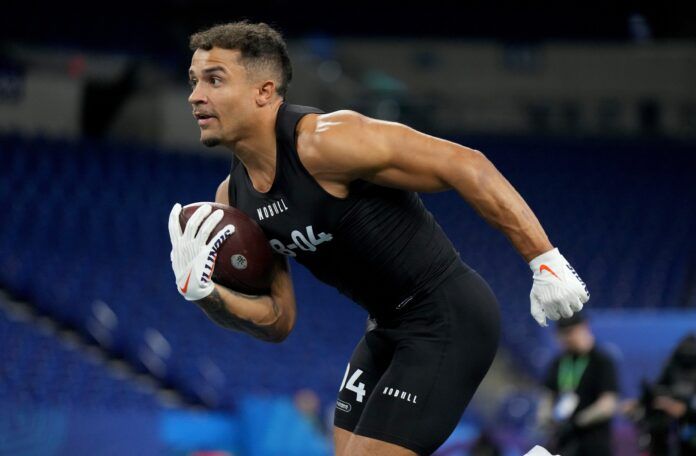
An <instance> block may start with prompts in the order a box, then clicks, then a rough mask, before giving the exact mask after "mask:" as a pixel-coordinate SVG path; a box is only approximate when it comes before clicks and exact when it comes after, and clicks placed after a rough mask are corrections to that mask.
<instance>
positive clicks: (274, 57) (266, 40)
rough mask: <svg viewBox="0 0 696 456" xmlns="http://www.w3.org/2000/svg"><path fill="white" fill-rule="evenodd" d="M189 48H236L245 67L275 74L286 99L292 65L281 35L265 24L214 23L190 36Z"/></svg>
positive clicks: (278, 89)
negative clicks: (265, 70)
mask: <svg viewBox="0 0 696 456" xmlns="http://www.w3.org/2000/svg"><path fill="white" fill-rule="evenodd" d="M189 47H190V48H191V50H192V51H195V50H196V49H204V50H206V51H209V50H211V49H212V48H213V47H219V48H223V49H234V50H238V51H239V52H240V53H241V55H242V57H241V59H242V64H243V65H244V66H245V67H247V69H248V68H255V69H256V68H258V69H268V70H271V71H272V72H274V73H275V74H276V75H277V76H278V84H277V86H276V91H277V92H278V94H279V95H280V96H282V97H283V98H285V94H286V93H287V90H288V85H289V84H290V81H291V80H292V65H291V64H290V57H289V56H288V49H287V46H286V44H285V41H284V40H283V37H282V36H281V34H280V33H279V32H278V31H277V30H275V29H273V28H272V27H271V26H269V25H268V24H265V23H263V22H259V23H258V24H253V23H250V22H248V21H246V20H245V21H240V22H231V23H228V24H219V25H215V26H213V27H211V28H208V29H206V30H202V31H200V32H198V33H194V34H193V35H191V38H190V40H189Z"/></svg>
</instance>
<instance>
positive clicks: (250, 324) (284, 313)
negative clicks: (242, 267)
mask: <svg viewBox="0 0 696 456" xmlns="http://www.w3.org/2000/svg"><path fill="white" fill-rule="evenodd" d="M228 185H229V178H228V179H226V180H225V181H223V182H222V183H221V184H220V186H219V187H218V191H217V194H216V196H215V202H217V203H222V204H229V199H228V193H227V186H228ZM196 304H198V306H199V307H200V308H201V309H203V311H204V312H205V313H206V315H208V317H210V319H211V320H213V321H214V322H215V323H217V324H219V325H220V326H222V327H224V328H228V329H233V330H237V331H242V332H245V333H247V334H250V335H252V336H254V337H256V338H258V339H261V340H265V341H268V342H282V341H283V340H284V339H285V338H286V337H287V336H288V335H289V334H290V332H291V331H292V328H293V327H294V325H295V318H296V308H295V294H294V291H293V288H292V279H291V277H290V271H289V269H288V263H287V260H286V259H285V258H282V257H280V256H276V259H275V261H274V272H273V282H272V283H271V292H270V294H269V295H265V296H249V295H245V294H241V293H238V292H236V291H234V290H230V289H229V288H226V287H224V286H222V285H219V284H215V289H214V290H213V292H212V293H211V294H210V295H209V296H208V297H206V298H205V299H202V300H200V301H196Z"/></svg>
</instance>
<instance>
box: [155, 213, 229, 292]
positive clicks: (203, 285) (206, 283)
mask: <svg viewBox="0 0 696 456" xmlns="http://www.w3.org/2000/svg"><path fill="white" fill-rule="evenodd" d="M212 210H213V208H212V207H211V206H210V204H204V205H202V206H201V207H199V208H198V209H196V212H194V213H193V215H192V216H191V218H190V219H189V220H188V222H187V223H186V227H185V228H184V231H183V232H182V231H181V225H180V224H179V214H180V213H181V205H180V204H179V203H177V204H175V205H174V207H173V208H172V211H171V213H170V214H169V239H170V240H171V242H172V251H171V255H170V259H171V261H172V269H173V270H174V277H175V278H176V285H177V286H176V288H177V290H179V293H180V294H181V295H182V296H183V297H184V298H186V300H188V301H198V300H200V299H203V298H205V297H207V296H208V295H210V293H212V292H213V290H214V289H215V283H214V282H213V280H212V277H213V270H214V269H215V259H216V258H217V251H218V249H219V248H220V246H221V245H222V243H223V242H224V241H225V240H226V239H227V238H228V237H230V236H232V234H234V225H226V226H225V227H224V228H223V229H221V230H220V231H218V232H217V233H216V234H215V236H213V238H212V239H211V240H210V242H206V240H207V239H208V237H209V236H210V233H211V232H212V231H213V228H215V226H216V225H217V224H218V223H219V222H220V220H222V217H223V212H222V210H220V209H218V210H216V211H215V212H213V213H212V214H211V213H210V212H211V211H212ZM209 215H210V216H209ZM206 217H207V218H206ZM204 220H205V221H204ZM199 227H200V230H199V229H198V228H199Z"/></svg>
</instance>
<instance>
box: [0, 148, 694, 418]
mask: <svg viewBox="0 0 696 456" xmlns="http://www.w3.org/2000/svg"><path fill="white" fill-rule="evenodd" d="M459 140H460V141H461V142H462V143H465V144H468V145H470V146H472V147H475V148H477V149H480V150H482V151H484V152H485V153H486V155H487V156H489V157H490V158H491V160H492V161H493V162H494V163H495V164H496V166H498V168H499V169H500V170H501V171H502V172H503V173H504V174H505V175H506V176H507V177H508V179H509V180H510V181H511V182H512V183H513V184H514V185H515V186H516V187H517V188H518V189H519V190H520V192H521V193H522V194H523V195H524V196H525V198H526V199H527V201H528V202H529V203H530V205H531V206H532V207H533V208H534V209H535V211H536V213H537V214H538V216H539V218H540V219H541V222H542V223H543V225H544V226H545V227H546V229H547V232H548V233H549V236H550V237H551V239H552V241H553V242H554V243H555V244H557V245H558V246H560V248H561V251H562V252H563V253H564V254H565V255H566V257H567V258H568V259H569V260H570V261H571V263H572V264H573V265H574V266H575V267H576V269H577V270H578V272H579V273H580V275H581V276H582V277H583V278H584V279H585V281H586V282H587V284H588V287H589V289H590V291H591V293H592V301H591V302H592V306H593V307H597V308H611V309H623V308H642V309H646V308H647V309H654V308H662V307H691V308H693V307H694V306H696V300H695V299H696V298H695V295H696V293H694V291H693V289H691V290H690V289H689V287H688V284H690V283H691V284H693V282H694V280H695V278H694V276H695V275H696V252H695V248H694V245H695V243H694V242H693V241H692V239H691V238H690V235H691V236H693V233H696V211H695V210H694V201H696V186H695V185H694V182H693V180H694V177H695V176H696V164H695V163H696V155H695V154H694V152H693V147H692V146H691V147H690V146H689V145H688V144H680V143H676V142H673V143H665V142H652V141H641V142H639V141H628V140H613V141H610V140H604V141H591V140H580V139H578V140H572V141H571V140H554V139H511V138H510V139H491V138H459ZM0 159H1V160H2V166H1V167H0V208H1V213H2V216H1V217H2V223H0V288H4V289H6V290H8V291H9V292H10V293H11V294H12V295H14V296H16V297H18V298H21V299H24V300H26V301H28V302H30V303H31V304H32V305H33V306H35V308H36V309H37V310H38V311H40V312H42V313H45V314H47V315H49V316H50V317H51V318H54V319H56V320H57V321H60V322H62V323H64V324H66V325H69V326H71V327H73V328H74V329H75V330H77V331H79V332H80V333H82V334H83V335H85V337H91V338H94V342H95V343H101V344H103V345H104V346H105V348H106V349H107V350H109V351H110V352H111V353H113V354H115V355H118V356H123V357H124V358H126V359H127V360H129V361H130V362H131V363H133V364H136V365H139V366H140V368H142V369H143V370H145V369H150V370H151V371H152V372H153V374H155V375H156V376H158V377H160V378H162V379H163V381H165V382H166V383H168V384H171V385H174V386H175V387H176V388H177V389H178V390H180V391H183V392H185V393H186V394H189V395H190V396H191V397H194V398H200V399H201V400H203V401H205V402H206V403H207V404H209V405H211V406H213V407H215V408H220V409H233V408H234V407H235V405H236V401H237V400H239V398H240V397H241V396H242V395H245V394H249V393H256V394H259V393H260V394H264V393H266V392H271V393H287V394H291V393H293V392H294V391H296V390H298V389H300V388H307V387H309V388H312V389H314V390H315V391H317V393H318V394H319V396H320V398H321V399H322V401H323V402H324V403H326V404H328V403H330V402H331V401H332V400H333V398H334V397H335V393H336V389H337V387H338V385H339V384H340V381H341V378H342V375H343V372H344V369H345V364H346V362H347V360H348V358H349V356H350V354H351V351H352V348H353V346H354V345H355V343H356V342H357V341H358V339H359V338H360V335H361V332H362V331H363V329H364V325H365V318H366V315H365V313H364V312H363V311H362V310H361V309H360V308H358V307H357V306H355V305H353V304H351V303H350V302H348V301H347V300H346V299H345V298H343V297H341V296H340V295H339V294H338V293H336V292H335V291H333V290H331V289H329V288H328V287H326V286H323V285H321V284H319V283H318V282H317V281H316V280H315V279H313V278H312V277H311V276H310V274H309V273H308V272H307V271H306V270H304V269H303V268H302V267H301V266H299V265H293V276H294V279H295V287H296V294H297V297H298V307H299V319H298V323H297V327H296V330H295V332H294V333H293V334H292V335H291V336H290V338H289V339H288V340H287V341H286V342H285V343H283V344H280V345H275V344H266V343H262V342H259V341H256V340H254V339H252V338H250V337H248V336H245V335H240V334H236V333H232V332H228V331H225V330H223V329H221V328H218V327H216V326H215V325H214V324H213V323H212V322H210V321H209V320H208V319H207V317H206V316H205V315H204V314H203V313H202V312H201V311H200V310H199V309H197V308H196V307H195V305H193V304H191V303H188V302H186V301H184V300H183V299H181V298H180V297H179V295H178V293H177V291H176V289H175V285H174V281H173V276H172V272H171V268H170V265H169V250H170V245H169V238H168V234H167V216H168V214H169V210H170V208H171V206H172V204H173V203H174V202H177V201H178V202H182V203H188V202H194V201H206V200H211V199H213V197H214V194H215V189H216V188H217V185H218V183H219V182H220V181H221V180H222V179H223V178H224V177H225V175H226V173H227V172H228V169H229V160H226V159H222V158H213V157H206V156H201V155H196V154H181V153H173V152H167V151H160V150H151V149H146V148H142V147H134V146H129V145H120V144H114V143H104V142H93V141H87V140H84V141H79V142H70V141H57V140H47V139H43V138H20V137H16V136H4V137H0ZM423 198H424V200H425V202H426V204H427V205H428V207H429V208H430V209H431V210H432V212H433V213H434V214H435V215H436V217H437V219H438V220H439V222H440V223H441V225H442V226H443V228H444V229H445V230H446V232H447V233H448V234H449V235H450V236H451V238H452V239H453V240H454V243H455V245H456V247H457V249H458V250H459V252H460V254H461V257H462V258H463V259H464V261H466V262H467V263H469V264H470V265H471V266H473V267H474V268H476V269H477V270H478V271H479V272H480V273H481V274H482V275H483V276H484V277H485V278H486V279H487V280H488V281H489V282H490V284H491V286H492V288H493V290H494V291H495V292H496V294H497V296H498V299H499V301H500V305H501V309H502V315H503V343H504V344H505V346H506V347H507V348H508V349H509V350H510V351H511V352H512V353H513V354H515V355H516V359H518V360H519V363H520V366H522V367H524V368H527V369H530V371H532V372H538V371H539V369H541V367H542V366H540V365H539V363H538V361H535V360H536V359H537V358H538V357H537V356H536V354H538V352H537V351H536V350H537V348H536V347H538V346H539V343H540V341H542V340H544V339H543V337H542V336H540V333H541V331H543V330H542V329H541V328H539V327H538V326H536V324H535V323H534V321H533V320H532V318H531V317H530V316H529V311H528V307H529V301H528V293H529V287H530V276H531V273H530V271H529V270H528V269H527V266H526V264H525V263H524V261H522V260H520V258H519V257H518V256H517V254H516V253H515V252H514V250H513V249H512V248H511V247H510V246H509V245H508V243H507V241H506V240H505V238H504V237H503V236H502V235H501V234H499V233H497V232H495V231H494V230H492V229H491V228H490V227H488V226H487V225H486V224H485V222H483V221H482V220H481V219H480V218H479V217H478V216H477V215H476V214H475V213H474V212H473V211H472V210H471V209H470V208H469V207H468V206H467V205H466V204H465V203H464V202H462V200H461V199H460V198H459V197H458V196H457V195H456V193H455V192H446V193H442V194H433V195H423ZM105 309H106V310H105ZM95 328H97V329H95ZM54 345H55V342H54V341H52V340H51V339H50V338H49V337H48V336H42V335H40V334H38V333H29V332H27V331H26V330H25V329H22V327H21V325H17V324H15V323H10V322H7V321H5V320H3V319H0V346H1V347H3V350H2V363H0V370H2V375H1V376H0V398H2V399H3V400H6V399H9V398H8V395H9V394H16V393H13V392H12V391H17V390H19V391H23V392H22V395H26V396H27V400H32V399H33V400H36V401H51V400H54V401H62V400H64V397H65V396H64V389H65V390H66V391H67V390H68V389H70V388H77V389H79V390H80V391H81V393H80V394H79V395H75V396H74V397H69V398H67V399H65V400H71V401H72V400H80V401H94V402H95V403H96V402H114V401H116V402H119V403H126V404H141V406H148V404H149V403H151V402H152V401H153V399H152V398H146V397H144V396H143V394H141V393H138V392H136V391H131V390H129V389H128V388H126V387H123V386H122V385H121V384H120V383H119V382H118V381H116V380H113V379H109V378H106V377H105V376H104V374H103V373H102V372H98V370H97V368H95V367H94V366H93V365H91V364H90V363H88V362H86V361H84V360H82V359H79V355H77V354H76V353H75V352H71V351H65V350H62V349H60V348H56V347H55V346H54ZM20 384H21V387H20ZM66 385H68V386H66ZM87 392H92V393H90V394H87ZM66 394H67V393H66ZM154 406H155V405H153V407H154Z"/></svg>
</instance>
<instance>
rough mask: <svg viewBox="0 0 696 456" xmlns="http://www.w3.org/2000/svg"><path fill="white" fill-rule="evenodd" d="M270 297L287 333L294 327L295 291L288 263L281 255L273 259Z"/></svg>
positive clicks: (295, 315)
mask: <svg viewBox="0 0 696 456" xmlns="http://www.w3.org/2000/svg"><path fill="white" fill-rule="evenodd" d="M271 297H272V298H273V301H274V305H277V306H278V310H279V311H280V315H281V317H282V319H283V322H284V325H285V329H286V330H287V332H288V333H289V332H290V331H292V328H293V327H294V326H295V321H296V319H297V307H296V304H295V290H294V288H293V286H292V276H291V275H290V263H289V262H288V259H287V258H286V257H284V256H282V255H278V254H275V255H274V258H273V280H272V281H271Z"/></svg>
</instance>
